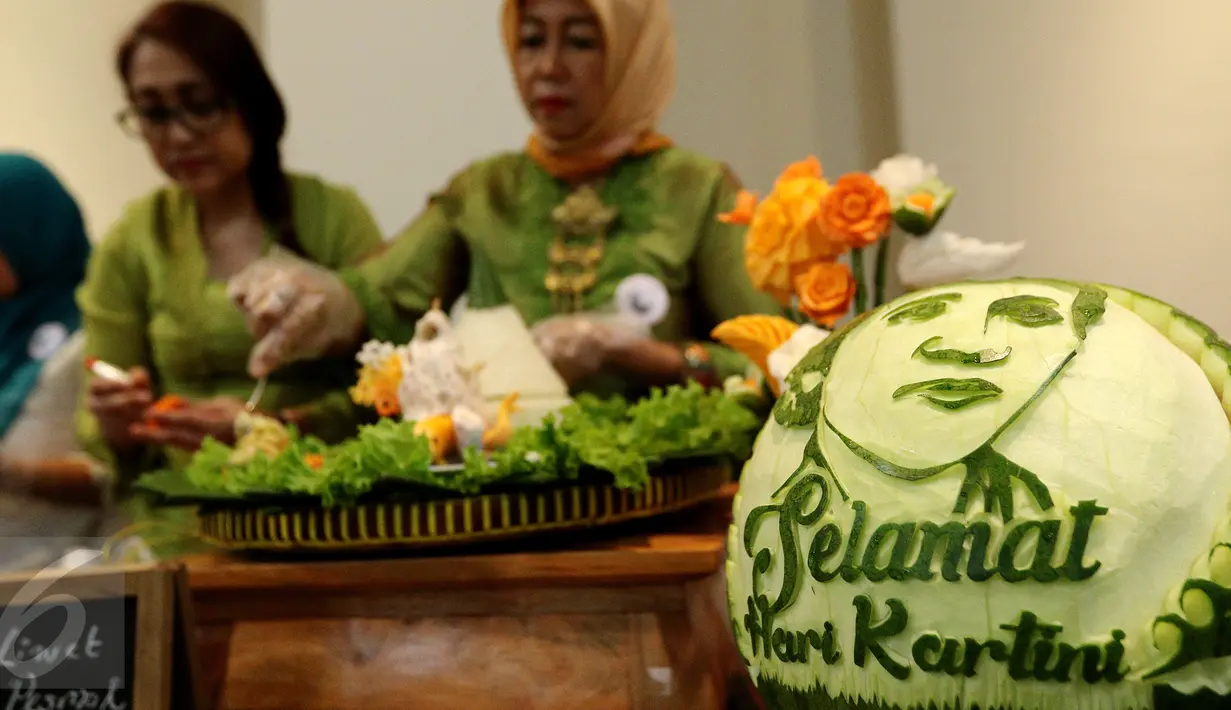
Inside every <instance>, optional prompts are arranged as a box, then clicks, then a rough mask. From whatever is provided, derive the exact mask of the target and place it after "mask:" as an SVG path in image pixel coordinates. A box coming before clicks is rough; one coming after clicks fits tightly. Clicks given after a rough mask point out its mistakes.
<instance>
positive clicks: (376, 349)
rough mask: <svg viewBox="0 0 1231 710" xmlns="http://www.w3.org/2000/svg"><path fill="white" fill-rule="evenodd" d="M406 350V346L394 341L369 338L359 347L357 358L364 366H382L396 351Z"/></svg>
mask: <svg viewBox="0 0 1231 710" xmlns="http://www.w3.org/2000/svg"><path fill="white" fill-rule="evenodd" d="M402 350H404V347H399V346H397V345H394V344H393V343H387V342H384V341H381V340H369V341H367V342H366V343H364V344H363V347H361V348H359V353H358V354H356V355H355V359H356V360H357V361H359V364H360V365H362V366H364V367H380V366H381V365H383V364H384V363H385V362H387V361H388V360H389V358H390V357H391V356H392V355H394V354H395V353H399V352H401V351H402Z"/></svg>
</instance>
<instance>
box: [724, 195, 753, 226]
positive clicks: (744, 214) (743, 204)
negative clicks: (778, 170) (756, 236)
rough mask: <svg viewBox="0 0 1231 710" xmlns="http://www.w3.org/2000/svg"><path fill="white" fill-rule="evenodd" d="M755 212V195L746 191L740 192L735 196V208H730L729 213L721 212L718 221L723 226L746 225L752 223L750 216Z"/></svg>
mask: <svg viewBox="0 0 1231 710" xmlns="http://www.w3.org/2000/svg"><path fill="white" fill-rule="evenodd" d="M756 210H757V194H756V193H755V192H749V191H747V190H740V191H739V194H737V195H736V196H735V207H733V208H731V211H730V212H723V213H722V214H719V215H718V221H719V222H722V223H724V224H742V225H748V224H751V223H752V216H753V215H754V214H756Z"/></svg>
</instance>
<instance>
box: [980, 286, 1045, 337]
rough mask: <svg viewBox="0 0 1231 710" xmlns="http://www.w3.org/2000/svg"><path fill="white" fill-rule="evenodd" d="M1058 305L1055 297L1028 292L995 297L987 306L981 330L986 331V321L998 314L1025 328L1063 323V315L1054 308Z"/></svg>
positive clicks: (990, 320) (988, 321) (989, 321)
mask: <svg viewBox="0 0 1231 710" xmlns="http://www.w3.org/2000/svg"><path fill="white" fill-rule="evenodd" d="M1059 305H1060V304H1059V303H1057V302H1056V300H1055V299H1052V298H1047V297H1046V296H1032V295H1028V294H1025V295H1021V296H1009V297H1007V298H1001V299H997V300H995V301H992V302H991V304H990V305H988V307H987V317H986V318H984V319H983V330H984V332H987V325H988V323H991V322H992V319H993V318H996V317H998V316H999V317H1003V318H1007V319H1008V320H1010V321H1012V322H1014V323H1016V324H1018V325H1024V326H1026V327H1027V328H1042V327H1043V326H1046V325H1055V324H1056V323H1063V322H1064V316H1062V315H1060V311H1057V310H1056V307H1057V306H1059Z"/></svg>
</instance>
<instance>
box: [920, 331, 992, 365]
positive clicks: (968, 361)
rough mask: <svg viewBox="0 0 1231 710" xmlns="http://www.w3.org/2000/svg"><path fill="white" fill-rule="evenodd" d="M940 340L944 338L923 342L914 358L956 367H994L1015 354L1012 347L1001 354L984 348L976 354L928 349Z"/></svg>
mask: <svg viewBox="0 0 1231 710" xmlns="http://www.w3.org/2000/svg"><path fill="white" fill-rule="evenodd" d="M939 340H942V338H941V337H940V336H939V335H937V336H935V337H932V338H928V339H927V340H925V341H923V342H922V343H920V344H919V347H917V348H915V352H914V354H913V357H922V358H923V359H925V360H932V361H933V362H951V363H953V364H955V365H993V364H995V363H998V362H1004V361H1005V360H1006V359H1007V358H1008V357H1009V355H1010V354H1011V353H1012V352H1013V348H1011V347H1007V348H1005V349H1004V350H1002V351H1000V352H996V351H995V350H993V349H992V348H984V349H982V350H976V351H974V352H967V351H965V350H953V349H949V348H938V349H936V350H929V349H928V346H929V345H931V344H932V343H935V342H937V341H939Z"/></svg>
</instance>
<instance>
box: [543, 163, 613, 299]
mask: <svg viewBox="0 0 1231 710" xmlns="http://www.w3.org/2000/svg"><path fill="white" fill-rule="evenodd" d="M617 214H619V210H618V209H617V208H615V207H612V206H610V205H606V204H604V203H603V200H602V198H600V197H599V196H598V191H597V190H595V189H594V188H593V187H592V186H590V185H582V186H581V187H579V188H577V189H576V190H574V191H573V193H572V194H570V195H569V196H568V197H567V198H565V200H564V201H563V202H561V203H560V204H559V205H557V206H556V207H555V209H553V210H552V211H551V218H552V221H554V222H555V224H556V229H557V230H559V231H558V232H557V233H556V238H555V240H554V241H553V243H552V245H551V249H550V250H549V251H548V253H547V257H548V269H547V277H546V278H545V279H544V285H546V286H547V290H548V291H549V292H550V293H551V295H552V307H553V309H554V310H556V311H557V312H575V311H578V310H581V296H582V294H584V293H586V292H587V291H589V290H590V289H591V288H593V287H594V284H595V283H597V281H598V275H597V271H598V264H599V262H600V261H602V259H603V253H604V250H605V248H606V239H607V229H608V228H609V227H610V226H611V223H612V222H614V221H615V218H616V215H617ZM587 237H589V238H590V239H591V241H590V242H589V243H584V244H577V243H575V242H576V241H577V240H578V239H584V238H587Z"/></svg>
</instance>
